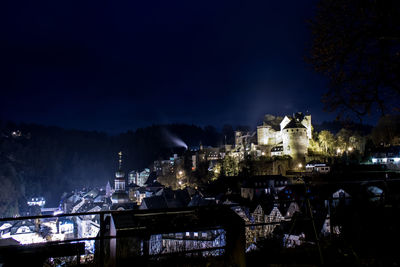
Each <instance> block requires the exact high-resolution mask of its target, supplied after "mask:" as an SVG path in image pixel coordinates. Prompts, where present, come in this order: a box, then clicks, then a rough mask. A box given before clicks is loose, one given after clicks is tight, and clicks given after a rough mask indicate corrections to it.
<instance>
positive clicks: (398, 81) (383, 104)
mask: <svg viewBox="0 0 400 267" xmlns="http://www.w3.org/2000/svg"><path fill="white" fill-rule="evenodd" d="M310 27H311V31H312V37H313V39H312V46H311V51H310V52H311V53H310V55H309V56H308V58H307V59H308V61H309V62H310V63H311V64H312V65H313V67H314V69H315V70H316V71H317V72H319V73H322V74H323V75H324V76H326V77H327V78H328V80H329V89H328V91H327V93H326V94H325V95H324V97H323V102H324V103H325V109H326V110H327V111H330V112H333V111H335V112H338V118H343V117H346V118H351V117H353V115H355V116H356V117H357V118H358V119H360V120H361V119H362V118H363V117H364V116H365V115H369V114H372V113H374V112H375V111H379V112H380V113H381V114H382V115H383V114H386V113H392V112H399V111H400V109H399V107H400V106H399V103H400V102H399V100H400V76H399V75H397V74H398V73H400V1H397V0H385V1H376V0H358V1H347V0H320V1H319V5H318V7H317V12H316V16H315V17H314V18H313V19H312V20H311V23H310Z"/></svg>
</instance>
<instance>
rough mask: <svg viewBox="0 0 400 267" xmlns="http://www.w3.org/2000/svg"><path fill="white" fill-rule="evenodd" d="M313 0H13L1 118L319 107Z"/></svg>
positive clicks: (3, 60) (151, 120) (8, 10)
mask: <svg viewBox="0 0 400 267" xmlns="http://www.w3.org/2000/svg"><path fill="white" fill-rule="evenodd" d="M315 4H316V1H265V0H264V1H258V2H252V1H244V2H238V1H234V0H226V1H188V0H185V1H165V0H164V1H126V2H123V1H108V2H107V3H104V2H102V1H47V3H46V1H39V2H38V1H30V2H25V3H21V2H19V1H11V0H10V1H6V2H2V3H1V8H0V22H1V25H2V27H1V28H0V48H1V49H0V51H1V52H0V55H1V57H0V71H1V74H0V89H1V92H2V93H1V100H2V101H1V105H0V118H1V119H7V120H14V121H18V122H20V121H23V122H34V123H40V124H46V125H57V126H62V127H66V128H76V129H84V130H99V131H107V132H109V133H117V132H121V131H126V130H128V129H135V128H137V127H143V126H148V125H151V124H157V123H190V124H192V123H193V124H196V125H200V126H204V125H208V124H211V125H214V126H216V127H221V126H222V125H223V124H233V125H238V124H242V125H243V124H245V125H251V126H255V125H257V124H258V123H260V122H261V120H262V117H263V114H265V113H271V114H278V115H282V114H292V113H293V112H296V111H304V112H305V111H307V110H308V111H309V112H311V114H312V115H313V121H314V122H322V121H324V120H332V119H333V118H334V114H327V113H324V112H323V111H322V106H323V105H322V103H321V102H320V99H321V94H322V93H323V92H324V91H325V90H326V89H325V88H326V81H325V80H324V79H323V78H322V77H320V76H319V74H316V73H314V72H313V70H312V68H311V66H310V65H307V63H305V61H304V57H305V56H306V53H307V47H308V46H309V44H310V42H311V39H310V32H309V31H308V29H307V22H306V20H307V19H310V18H311V17H312V16H313V12H314V10H315Z"/></svg>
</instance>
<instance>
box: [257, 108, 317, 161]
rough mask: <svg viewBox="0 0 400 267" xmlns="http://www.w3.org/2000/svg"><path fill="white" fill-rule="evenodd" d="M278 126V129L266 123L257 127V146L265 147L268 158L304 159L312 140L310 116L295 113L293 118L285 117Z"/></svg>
mask: <svg viewBox="0 0 400 267" xmlns="http://www.w3.org/2000/svg"><path fill="white" fill-rule="evenodd" d="M279 126H280V129H274V128H273V126H271V125H268V124H266V123H264V124H263V125H261V126H258V127H257V143H258V145H259V146H263V147H265V150H266V151H267V154H268V152H270V156H281V155H289V156H291V157H292V158H300V157H304V156H305V155H306V154H307V150H308V146H309V140H310V139H311V138H312V133H311V130H312V129H311V115H304V114H303V113H301V112H297V113H295V114H294V115H293V116H285V117H284V118H283V120H282V121H281V123H280V125H279Z"/></svg>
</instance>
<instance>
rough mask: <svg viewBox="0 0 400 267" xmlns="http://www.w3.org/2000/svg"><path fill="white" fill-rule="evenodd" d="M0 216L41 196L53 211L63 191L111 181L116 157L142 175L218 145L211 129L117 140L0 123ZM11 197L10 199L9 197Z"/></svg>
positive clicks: (162, 130) (166, 129) (160, 129)
mask: <svg viewBox="0 0 400 267" xmlns="http://www.w3.org/2000/svg"><path fill="white" fill-rule="evenodd" d="M0 133H1V137H0V177H1V180H2V181H3V187H2V189H1V191H2V193H0V194H1V195H2V196H0V206H1V207H0V216H1V215H3V216H4V215H10V214H13V213H15V210H16V209H17V207H18V204H19V205H23V204H24V202H25V200H24V198H28V197H32V196H38V195H43V196H44V197H46V199H47V200H48V201H49V202H50V203H49V204H50V205H56V204H57V201H58V200H59V198H60V196H61V194H62V193H63V192H65V191H67V192H68V191H71V190H74V189H80V188H82V187H94V186H101V185H105V184H106V183H107V181H108V180H110V181H112V180H113V175H114V172H115V170H116V168H117V152H118V151H123V152H124V164H123V165H124V166H123V167H124V170H125V171H130V170H141V169H143V168H145V167H148V166H149V165H150V164H151V163H152V162H153V161H154V160H156V159H159V158H165V157H168V156H170V155H171V154H172V153H173V152H179V151H183V150H184V148H183V147H184V146H188V147H190V146H198V145H199V143H200V142H202V143H203V144H205V145H218V144H220V143H221V142H222V140H223V138H222V135H221V134H220V133H219V132H218V131H217V130H216V129H215V128H214V127H212V126H207V127H204V128H201V127H197V126H194V125H184V124H173V125H154V126H150V127H146V128H141V129H137V130H136V131H129V132H127V133H123V134H120V135H116V136H111V135H108V134H105V133H99V132H87V131H78V130H66V129H62V128H58V127H48V126H41V125H33V124H29V125H28V124H13V123H4V122H3V123H0ZM11 196H12V197H11Z"/></svg>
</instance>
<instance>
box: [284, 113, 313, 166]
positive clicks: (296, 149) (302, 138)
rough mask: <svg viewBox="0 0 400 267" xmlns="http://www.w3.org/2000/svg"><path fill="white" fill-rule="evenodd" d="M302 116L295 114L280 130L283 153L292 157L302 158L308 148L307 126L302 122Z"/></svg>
mask: <svg viewBox="0 0 400 267" xmlns="http://www.w3.org/2000/svg"><path fill="white" fill-rule="evenodd" d="M302 121H303V118H302V117H301V116H295V117H294V118H293V119H292V120H291V121H290V122H289V123H287V124H286V125H285V127H284V128H283V129H282V130H281V131H282V142H283V154H285V155H290V156H291V157H292V158H293V159H300V158H304V156H305V155H306V154H307V150H308V141H309V139H308V135H307V128H306V127H305V126H304V125H303V124H302Z"/></svg>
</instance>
